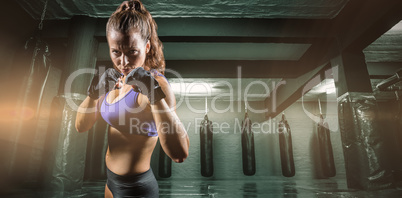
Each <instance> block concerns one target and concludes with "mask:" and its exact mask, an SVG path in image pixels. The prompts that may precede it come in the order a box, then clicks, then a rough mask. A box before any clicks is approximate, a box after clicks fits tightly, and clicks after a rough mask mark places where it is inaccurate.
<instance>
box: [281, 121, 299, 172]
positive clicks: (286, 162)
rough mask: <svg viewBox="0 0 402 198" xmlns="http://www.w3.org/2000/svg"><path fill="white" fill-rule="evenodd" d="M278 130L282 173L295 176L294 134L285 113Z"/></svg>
mask: <svg viewBox="0 0 402 198" xmlns="http://www.w3.org/2000/svg"><path fill="white" fill-rule="evenodd" d="M278 130H279V150H280V155H281V166H282V175H283V176H285V177H293V176H294V175H295V164H294V161H293V148H292V134H291V131H290V127H289V124H288V121H287V120H286V118H285V114H282V120H281V121H280V122H279V125H278Z"/></svg>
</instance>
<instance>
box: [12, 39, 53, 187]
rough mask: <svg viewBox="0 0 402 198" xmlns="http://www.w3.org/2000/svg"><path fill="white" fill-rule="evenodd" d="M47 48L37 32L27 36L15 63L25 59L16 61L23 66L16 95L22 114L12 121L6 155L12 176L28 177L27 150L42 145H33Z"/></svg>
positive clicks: (47, 62) (45, 74) (47, 68)
mask: <svg viewBox="0 0 402 198" xmlns="http://www.w3.org/2000/svg"><path fill="white" fill-rule="evenodd" d="M49 57H50V52H49V48H48V45H47V43H46V42H44V41H43V40H42V39H41V37H40V35H36V36H34V37H31V38H30V39H29V40H28V41H27V42H26V45H25V52H24V56H22V58H21V60H17V62H18V63H20V62H22V63H26V64H24V65H23V64H21V65H18V66H20V67H23V66H25V67H26V68H27V69H26V71H27V73H25V74H23V75H24V78H23V81H22V84H21V89H20V93H19V97H18V99H17V100H18V104H17V106H18V108H17V110H16V111H18V109H20V110H21V111H19V113H20V114H21V115H22V116H21V119H19V121H18V122H17V124H16V129H15V131H14V132H13V134H12V141H13V145H12V148H11V152H9V155H10V157H11V159H10V160H9V161H10V163H9V164H10V169H9V173H10V175H11V176H12V177H13V179H16V180H24V179H27V180H29V179H32V178H30V177H31V175H32V174H35V173H32V172H31V173H28V170H29V169H28V168H27V166H28V167H29V166H33V165H32V164H30V163H31V162H30V160H31V157H32V155H31V153H32V151H33V150H35V149H34V148H39V147H41V146H43V145H34V144H35V141H34V140H36V138H37V136H38V135H39V134H38V132H37V131H36V128H37V124H38V119H39V113H40V106H41V102H42V98H43V93H44V88H45V85H46V82H47V79H48V76H49V72H50V67H51V63H50V58H49Z"/></svg>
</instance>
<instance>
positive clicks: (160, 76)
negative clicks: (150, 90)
mask: <svg viewBox="0 0 402 198" xmlns="http://www.w3.org/2000/svg"><path fill="white" fill-rule="evenodd" d="M150 72H151V75H152V76H153V77H154V78H155V79H156V80H157V81H158V83H159V84H160V86H163V84H165V83H166V85H169V81H168V80H167V78H166V77H165V75H163V74H162V73H161V72H159V71H158V70H156V69H151V70H150ZM161 83H162V84H161Z"/></svg>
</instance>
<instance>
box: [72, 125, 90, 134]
mask: <svg viewBox="0 0 402 198" xmlns="http://www.w3.org/2000/svg"><path fill="white" fill-rule="evenodd" d="M75 129H76V130H77V131H78V133H83V132H86V131H89V129H86V128H84V127H82V126H81V125H80V124H78V123H75Z"/></svg>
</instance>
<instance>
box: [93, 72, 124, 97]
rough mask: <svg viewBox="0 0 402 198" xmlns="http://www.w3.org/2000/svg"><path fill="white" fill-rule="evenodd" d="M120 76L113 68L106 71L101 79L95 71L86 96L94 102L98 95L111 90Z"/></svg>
mask: <svg viewBox="0 0 402 198" xmlns="http://www.w3.org/2000/svg"><path fill="white" fill-rule="evenodd" d="M120 76H122V75H121V74H120V73H119V72H118V71H117V70H116V69H114V68H109V69H107V70H106V71H105V72H104V73H103V74H102V76H101V77H99V72H98V71H97V72H96V73H95V76H94V77H93V79H92V81H91V84H90V85H89V87H88V91H87V93H88V96H89V97H90V98H92V99H94V100H96V99H98V98H99V96H100V95H102V94H105V93H107V92H108V91H109V90H111V89H112V86H114V85H115V83H116V82H117V81H118V80H119V77H120Z"/></svg>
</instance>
